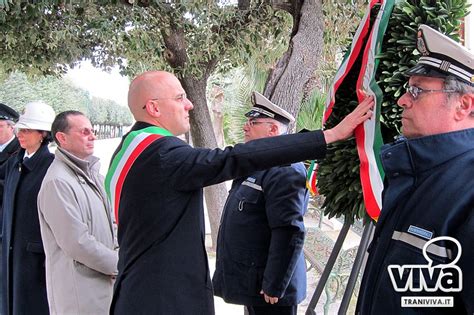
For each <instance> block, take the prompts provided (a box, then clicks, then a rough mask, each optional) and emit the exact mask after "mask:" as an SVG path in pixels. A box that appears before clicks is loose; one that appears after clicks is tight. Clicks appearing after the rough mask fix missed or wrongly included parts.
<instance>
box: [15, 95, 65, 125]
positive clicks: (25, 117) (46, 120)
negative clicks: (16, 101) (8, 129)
mask: <svg viewBox="0 0 474 315" xmlns="http://www.w3.org/2000/svg"><path fill="white" fill-rule="evenodd" d="M55 116H56V114H55V113H54V110H53V108H52V107H51V106H49V105H47V104H46V103H43V102H41V101H36V102H31V103H28V104H26V105H25V109H24V110H23V114H21V115H20V119H18V122H17V123H16V124H15V128H21V129H35V130H44V131H51V124H52V123H53V120H54V117H55Z"/></svg>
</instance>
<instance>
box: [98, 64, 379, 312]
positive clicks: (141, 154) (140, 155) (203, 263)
mask: <svg viewBox="0 0 474 315" xmlns="http://www.w3.org/2000/svg"><path fill="white" fill-rule="evenodd" d="M128 104H129V108H130V111H131V112H132V114H133V116H134V117H135V120H136V121H137V123H136V124H135V125H134V126H133V127H132V129H131V131H130V132H129V133H128V134H126V135H125V136H124V138H123V139H122V142H121V143H120V145H119V147H118V148H117V150H116V152H115V153H114V156H113V158H112V162H111V166H110V169H109V172H108V174H107V177H106V190H107V193H108V195H109V198H110V200H111V201H112V204H113V208H114V212H115V215H116V218H117V221H118V241H119V245H120V251H119V263H118V270H119V274H118V277H117V280H116V283H115V290H114V298H113V301H112V305H111V314H127V315H128V314H180V315H184V314H214V302H213V292H212V285H211V280H210V277H209V268H208V263H207V255H206V249H205V245H204V235H205V234H204V232H205V231H204V211H203V187H205V186H209V185H213V184H217V183H220V182H223V181H226V180H230V179H233V178H236V177H240V176H245V175H248V174H251V173H252V172H255V171H258V170H264V169H267V168H270V167H273V166H277V165H282V164H289V163H293V162H297V161H302V160H308V159H320V158H323V157H324V155H325V153H326V144H327V143H331V142H334V141H338V140H342V139H346V138H348V137H349V136H351V135H352V133H353V130H354V128H355V127H356V126H357V125H359V124H360V123H362V122H363V121H365V120H366V119H367V118H369V117H370V116H371V107H372V106H373V100H372V99H367V100H365V101H364V102H362V103H361V104H360V105H359V106H358V107H357V108H356V109H355V110H354V112H352V113H351V114H349V115H348V116H347V117H346V118H345V119H344V120H343V121H342V122H341V123H340V124H339V125H337V126H336V127H335V128H333V129H330V130H325V131H320V130H318V131H312V132H307V133H303V134H296V135H284V136H278V137H271V138H266V139H259V140H254V141H249V142H247V143H245V144H239V145H236V146H235V147H227V148H226V149H224V150H220V149H214V150H211V149H204V148H193V147H191V146H189V145H188V144H186V143H185V142H183V141H182V140H180V139H179V138H177V137H176V136H178V135H181V134H183V133H185V132H187V131H189V128H190V125H189V111H190V110H192V109H193V104H192V103H191V101H190V100H189V99H188V98H187V97H186V92H185V91H184V89H183V87H182V86H181V84H180V82H179V80H178V79H177V78H176V77H175V76H174V75H173V74H171V73H168V72H164V71H153V72H146V73H143V74H141V75H139V76H138V77H137V78H135V79H134V80H133V81H132V83H131V85H130V90H129V95H128ZM236 211H237V209H236Z"/></svg>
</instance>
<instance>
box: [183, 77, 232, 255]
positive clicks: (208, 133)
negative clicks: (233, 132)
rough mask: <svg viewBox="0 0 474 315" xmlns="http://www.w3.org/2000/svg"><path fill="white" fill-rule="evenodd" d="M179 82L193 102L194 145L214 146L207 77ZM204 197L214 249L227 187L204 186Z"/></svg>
mask: <svg viewBox="0 0 474 315" xmlns="http://www.w3.org/2000/svg"><path fill="white" fill-rule="evenodd" d="M181 83H182V85H183V88H184V89H185V90H186V93H188V97H189V99H190V100H191V101H192V102H193V104H194V109H193V110H192V111H191V112H190V118H191V137H192V139H193V143H194V145H195V146H196V147H205V148H216V147H217V142H216V138H215V136H214V131H213V128H212V122H211V116H210V114H209V110H208V107H207V102H206V84H207V77H203V78H200V79H194V78H191V77H184V78H182V79H181ZM204 197H205V199H206V206H207V213H208V215H209V223H210V225H211V237H212V249H213V250H215V247H216V244H217V233H218V232H219V223H220V216H221V212H222V208H223V207H224V204H225V200H226V198H227V188H226V186H225V184H224V183H222V184H218V185H213V186H209V187H206V188H205V189H204Z"/></svg>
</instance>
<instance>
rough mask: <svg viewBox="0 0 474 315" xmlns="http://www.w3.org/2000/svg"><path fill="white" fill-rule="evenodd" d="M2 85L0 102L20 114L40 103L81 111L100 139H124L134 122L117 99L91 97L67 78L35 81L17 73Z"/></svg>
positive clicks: (45, 78)
mask: <svg viewBox="0 0 474 315" xmlns="http://www.w3.org/2000/svg"><path fill="white" fill-rule="evenodd" d="M0 82H1V83H0V102H2V103H5V104H7V105H8V106H10V107H12V108H14V109H15V110H17V111H18V112H20V113H21V111H22V110H23V108H24V106H25V104H26V103H28V102H31V101H36V100H42V101H44V102H46V103H47V104H49V105H51V106H52V107H53V108H54V111H55V112H56V113H60V112H63V111H66V110H79V111H81V112H83V113H84V114H85V115H86V116H87V117H88V118H89V119H90V121H91V123H92V124H93V125H94V129H95V130H96V133H97V136H98V137H99V138H110V137H118V136H121V135H122V128H123V126H129V125H131V124H132V123H133V117H132V116H131V115H130V111H129V110H128V108H126V107H124V106H121V105H119V104H118V103H117V102H115V101H113V100H109V99H104V98H100V97H95V96H91V95H90V93H89V92H88V91H86V90H84V89H81V88H79V87H77V86H75V85H74V84H73V83H72V82H71V81H70V80H68V79H66V78H57V77H53V76H46V77H38V78H36V79H33V78H28V77H27V76H26V74H24V73H21V72H13V73H11V74H10V75H8V76H6V77H5V78H4V80H3V82H2V81H0Z"/></svg>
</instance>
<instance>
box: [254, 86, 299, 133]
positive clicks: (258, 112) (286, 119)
mask: <svg viewBox="0 0 474 315" xmlns="http://www.w3.org/2000/svg"><path fill="white" fill-rule="evenodd" d="M252 103H253V107H252V109H250V111H249V112H247V113H246V114H245V117H253V118H273V119H275V120H278V121H279V122H281V123H283V124H285V125H288V124H289V123H292V122H294V121H295V117H293V115H291V114H290V113H288V112H287V111H286V110H284V109H283V108H281V107H279V106H277V105H275V104H273V103H272V102H271V101H270V100H269V99H267V98H266V97H265V96H263V95H262V94H260V93H258V92H253V93H252Z"/></svg>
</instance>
